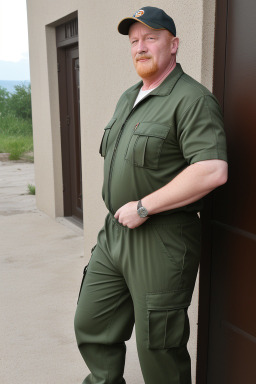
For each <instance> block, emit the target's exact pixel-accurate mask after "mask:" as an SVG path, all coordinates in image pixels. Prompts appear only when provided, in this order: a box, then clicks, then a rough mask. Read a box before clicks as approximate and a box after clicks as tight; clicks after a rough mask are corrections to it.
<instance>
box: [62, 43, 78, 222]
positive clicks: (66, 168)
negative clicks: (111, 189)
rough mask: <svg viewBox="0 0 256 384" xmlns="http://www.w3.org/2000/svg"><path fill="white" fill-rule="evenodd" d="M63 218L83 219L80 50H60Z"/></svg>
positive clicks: (73, 47)
mask: <svg viewBox="0 0 256 384" xmlns="http://www.w3.org/2000/svg"><path fill="white" fill-rule="evenodd" d="M58 62H59V90H60V114H61V138H62V165H63V193H64V215H65V216H74V217H75V218H79V219H80V220H82V218H83V196H82V165H81V130H80V92H79V88H80V83H79V52H78V46H71V47H70V46H68V47H66V48H61V49H59V50H58Z"/></svg>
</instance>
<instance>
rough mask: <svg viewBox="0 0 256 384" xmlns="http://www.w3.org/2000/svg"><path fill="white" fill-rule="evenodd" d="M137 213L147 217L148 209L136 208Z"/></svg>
mask: <svg viewBox="0 0 256 384" xmlns="http://www.w3.org/2000/svg"><path fill="white" fill-rule="evenodd" d="M138 214H139V216H140V217H147V215H148V211H147V210H146V208H144V207H141V208H139V209H138Z"/></svg>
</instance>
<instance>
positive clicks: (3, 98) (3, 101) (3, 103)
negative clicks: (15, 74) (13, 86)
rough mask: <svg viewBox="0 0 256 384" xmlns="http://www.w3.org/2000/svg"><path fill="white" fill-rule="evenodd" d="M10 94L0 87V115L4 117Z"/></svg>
mask: <svg viewBox="0 0 256 384" xmlns="http://www.w3.org/2000/svg"><path fill="white" fill-rule="evenodd" d="M9 101H10V93H9V92H8V91H7V89H6V88H3V87H1V86H0V115H1V116H5V115H6V114H7V113H8V109H9Z"/></svg>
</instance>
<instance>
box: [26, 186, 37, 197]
mask: <svg viewBox="0 0 256 384" xmlns="http://www.w3.org/2000/svg"><path fill="white" fill-rule="evenodd" d="M28 194H29V195H35V194H36V187H35V186H34V185H33V184H28Z"/></svg>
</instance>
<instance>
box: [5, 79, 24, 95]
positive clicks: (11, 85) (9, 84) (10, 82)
mask: <svg viewBox="0 0 256 384" xmlns="http://www.w3.org/2000/svg"><path fill="white" fill-rule="evenodd" d="M29 83H30V81H28V80H24V81H22V80H0V87H2V88H6V89H7V91H8V92H10V93H14V92H15V88H14V86H15V85H22V84H25V85H29Z"/></svg>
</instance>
